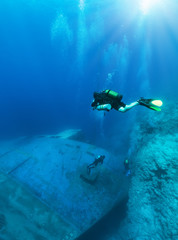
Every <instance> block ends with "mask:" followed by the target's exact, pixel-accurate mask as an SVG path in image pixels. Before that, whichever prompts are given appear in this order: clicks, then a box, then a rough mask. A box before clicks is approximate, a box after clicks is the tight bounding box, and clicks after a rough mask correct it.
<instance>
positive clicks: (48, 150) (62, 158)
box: [0, 138, 127, 240]
mask: <svg viewBox="0 0 178 240" xmlns="http://www.w3.org/2000/svg"><path fill="white" fill-rule="evenodd" d="M1 146H2V147H1V149H0V169H1V181H0V187H1V195H0V201H1V200H2V201H1V204H3V203H4V202H6V204H4V205H3V211H2V212H1V213H0V214H1V225H2V227H1V228H2V229H0V236H1V237H3V239H9V236H10V235H9V234H11V233H12V230H13V235H14V238H13V239H18V240H20V239H28V236H30V237H29V239H31V240H33V239H52V240H53V239H61V240H65V239H75V238H76V237H78V236H79V235H80V234H82V233H83V232H84V231H86V230H87V229H89V228H90V227H91V226H92V225H93V224H95V223H96V222H97V221H98V220H99V219H100V218H101V217H103V216H104V215H105V214H106V213H107V212H108V211H109V210H110V209H111V208H112V207H113V206H114V205H115V204H116V203H117V202H118V201H120V199H122V198H123V196H124V195H125V194H126V191H127V188H126V183H125V178H124V175H123V173H122V171H121V170H120V169H121V168H120V167H121V166H120V165H119V160H118V159H117V158H115V157H113V156H112V155H110V154H109V153H108V152H106V151H105V150H103V149H101V148H97V147H95V146H93V145H90V144H86V143H82V142H78V141H74V140H69V139H61V138H35V139H34V138H33V139H29V140H28V141H21V142H20V143H19V144H14V145H13V144H11V145H10V146H9V147H8V145H7V144H5V145H4V146H3V145H1ZM98 154H104V155H105V156H106V158H105V159H104V163H103V164H102V165H98V166H97V167H96V168H95V169H92V171H91V174H88V173H87V165H88V164H90V163H92V162H93V161H94V159H95V157H96V156H97V155H98ZM7 203H8V204H7ZM1 206H2V205H1ZM14 214H15V216H16V218H18V219H19V224H20V222H21V224H22V225H23V224H24V225H25V226H24V227H21V228H19V229H18V227H16V229H12V228H13V227H12V226H11V225H12V223H11V221H12V218H15V216H14ZM10 216H11V217H10ZM12 216H13V217H12ZM24 219H25V221H24ZM17 225H18V222H17ZM52 226H53V227H52ZM22 229H23V230H22ZM51 229H53V230H52V231H51ZM19 231H21V232H19ZM19 234H20V235H19ZM24 235H26V238H24ZM19 236H20V237H19ZM39 236H41V238H39Z"/></svg>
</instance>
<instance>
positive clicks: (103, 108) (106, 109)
mask: <svg viewBox="0 0 178 240" xmlns="http://www.w3.org/2000/svg"><path fill="white" fill-rule="evenodd" d="M96 109H97V110H99V111H101V110H104V111H110V110H111V104H109V103H108V104H103V105H98V106H97V107H96Z"/></svg>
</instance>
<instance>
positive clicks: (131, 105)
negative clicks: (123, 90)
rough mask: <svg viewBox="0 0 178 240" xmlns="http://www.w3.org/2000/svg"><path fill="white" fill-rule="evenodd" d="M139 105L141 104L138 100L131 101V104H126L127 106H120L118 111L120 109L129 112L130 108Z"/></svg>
mask: <svg viewBox="0 0 178 240" xmlns="http://www.w3.org/2000/svg"><path fill="white" fill-rule="evenodd" d="M137 105H139V103H138V102H137V101H136V102H133V103H131V104H129V105H125V107H120V108H119V109H118V111H120V112H127V111H128V110H130V109H132V108H133V107H135V106H137Z"/></svg>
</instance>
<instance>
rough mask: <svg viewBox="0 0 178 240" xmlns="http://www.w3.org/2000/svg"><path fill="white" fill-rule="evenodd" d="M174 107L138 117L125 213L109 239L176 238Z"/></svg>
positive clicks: (177, 152)
mask: <svg viewBox="0 0 178 240" xmlns="http://www.w3.org/2000/svg"><path fill="white" fill-rule="evenodd" d="M177 117H178V107H177V106H176V105H175V106H174V105H173V104H170V105H169V104H167V107H166V108H163V110H162V112H160V113H158V112H154V111H149V112H145V116H144V117H143V115H142V116H140V117H139V116H138V118H137V121H136V122H137V124H136V125H135V126H134V128H133V131H132V134H131V148H130V151H131V152H132V154H131V161H132V176H131V179H130V188H129V201H128V214H127V218H126V219H125V220H124V222H123V226H122V227H121V228H120V229H119V233H118V235H117V237H112V238H111V239H120V240H126V239H129V240H131V239H133V240H150V239H151V240H171V239H173V240H175V239H178V214H177V213H178V124H177Z"/></svg>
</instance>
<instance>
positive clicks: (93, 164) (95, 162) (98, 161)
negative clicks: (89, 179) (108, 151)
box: [87, 155, 105, 174]
mask: <svg viewBox="0 0 178 240" xmlns="http://www.w3.org/2000/svg"><path fill="white" fill-rule="evenodd" d="M104 159H105V156H104V155H98V156H97V158H95V161H94V162H93V163H91V164H89V165H88V166H87V170H88V174H90V172H91V169H92V168H95V167H96V166H97V165H98V163H101V164H103V160H104Z"/></svg>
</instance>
